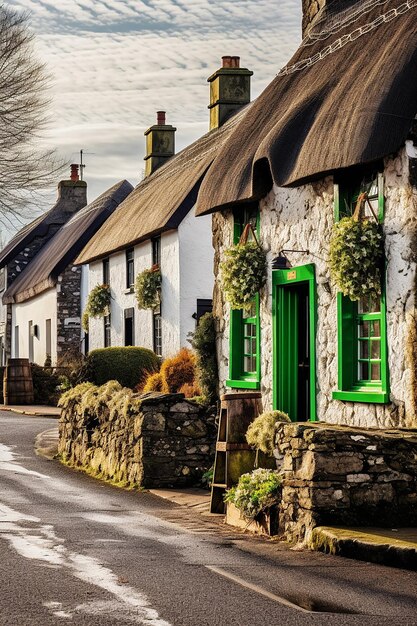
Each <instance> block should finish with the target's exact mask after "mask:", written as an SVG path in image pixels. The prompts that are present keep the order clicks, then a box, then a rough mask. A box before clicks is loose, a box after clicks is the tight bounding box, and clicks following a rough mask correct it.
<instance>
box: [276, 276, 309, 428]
mask: <svg viewBox="0 0 417 626" xmlns="http://www.w3.org/2000/svg"><path fill="white" fill-rule="evenodd" d="M272 281H273V325H274V329H273V330H274V355H273V361H274V408H276V409H279V410H281V411H285V412H286V413H288V415H289V416H290V417H291V419H292V420H293V421H299V422H301V421H307V420H315V419H316V359H315V356H316V355H315V335H316V287H315V275H314V265H304V266H301V267H295V268H292V269H289V270H276V271H274V272H273V274H272Z"/></svg>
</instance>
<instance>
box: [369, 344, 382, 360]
mask: <svg viewBox="0 0 417 626" xmlns="http://www.w3.org/2000/svg"><path fill="white" fill-rule="evenodd" d="M380 358H381V342H380V341H371V359H380Z"/></svg>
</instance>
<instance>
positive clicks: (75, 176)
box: [71, 163, 80, 183]
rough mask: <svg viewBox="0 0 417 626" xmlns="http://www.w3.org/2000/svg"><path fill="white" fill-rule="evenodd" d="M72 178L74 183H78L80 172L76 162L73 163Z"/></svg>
mask: <svg viewBox="0 0 417 626" xmlns="http://www.w3.org/2000/svg"><path fill="white" fill-rule="evenodd" d="M71 180H72V182H73V183H76V182H78V181H79V180H80V177H79V174H78V165H77V164H76V163H72V165H71Z"/></svg>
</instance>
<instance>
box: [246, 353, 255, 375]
mask: <svg viewBox="0 0 417 626" xmlns="http://www.w3.org/2000/svg"><path fill="white" fill-rule="evenodd" d="M243 368H244V370H245V372H247V373H252V372H255V371H256V358H255V357H252V356H251V357H249V356H245V358H244V364H243Z"/></svg>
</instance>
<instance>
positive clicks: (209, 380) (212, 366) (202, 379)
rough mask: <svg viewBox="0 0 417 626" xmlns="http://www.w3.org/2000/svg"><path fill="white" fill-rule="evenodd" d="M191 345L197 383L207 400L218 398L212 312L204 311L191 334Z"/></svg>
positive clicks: (217, 374) (209, 401) (214, 332)
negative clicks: (194, 358)
mask: <svg viewBox="0 0 417 626" xmlns="http://www.w3.org/2000/svg"><path fill="white" fill-rule="evenodd" d="M190 342H191V345H192V347H193V349H194V350H195V353H196V355H197V362H196V369H197V383H198V386H199V387H200V389H201V393H202V395H203V397H204V398H206V400H207V402H208V403H210V404H212V403H214V402H216V400H217V398H218V380H219V372H218V366H217V356H216V329H215V321H214V315H213V313H205V314H204V315H203V316H202V317H201V318H200V321H199V324H198V326H197V328H196V329H195V331H194V333H192V335H191V340H190Z"/></svg>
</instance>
